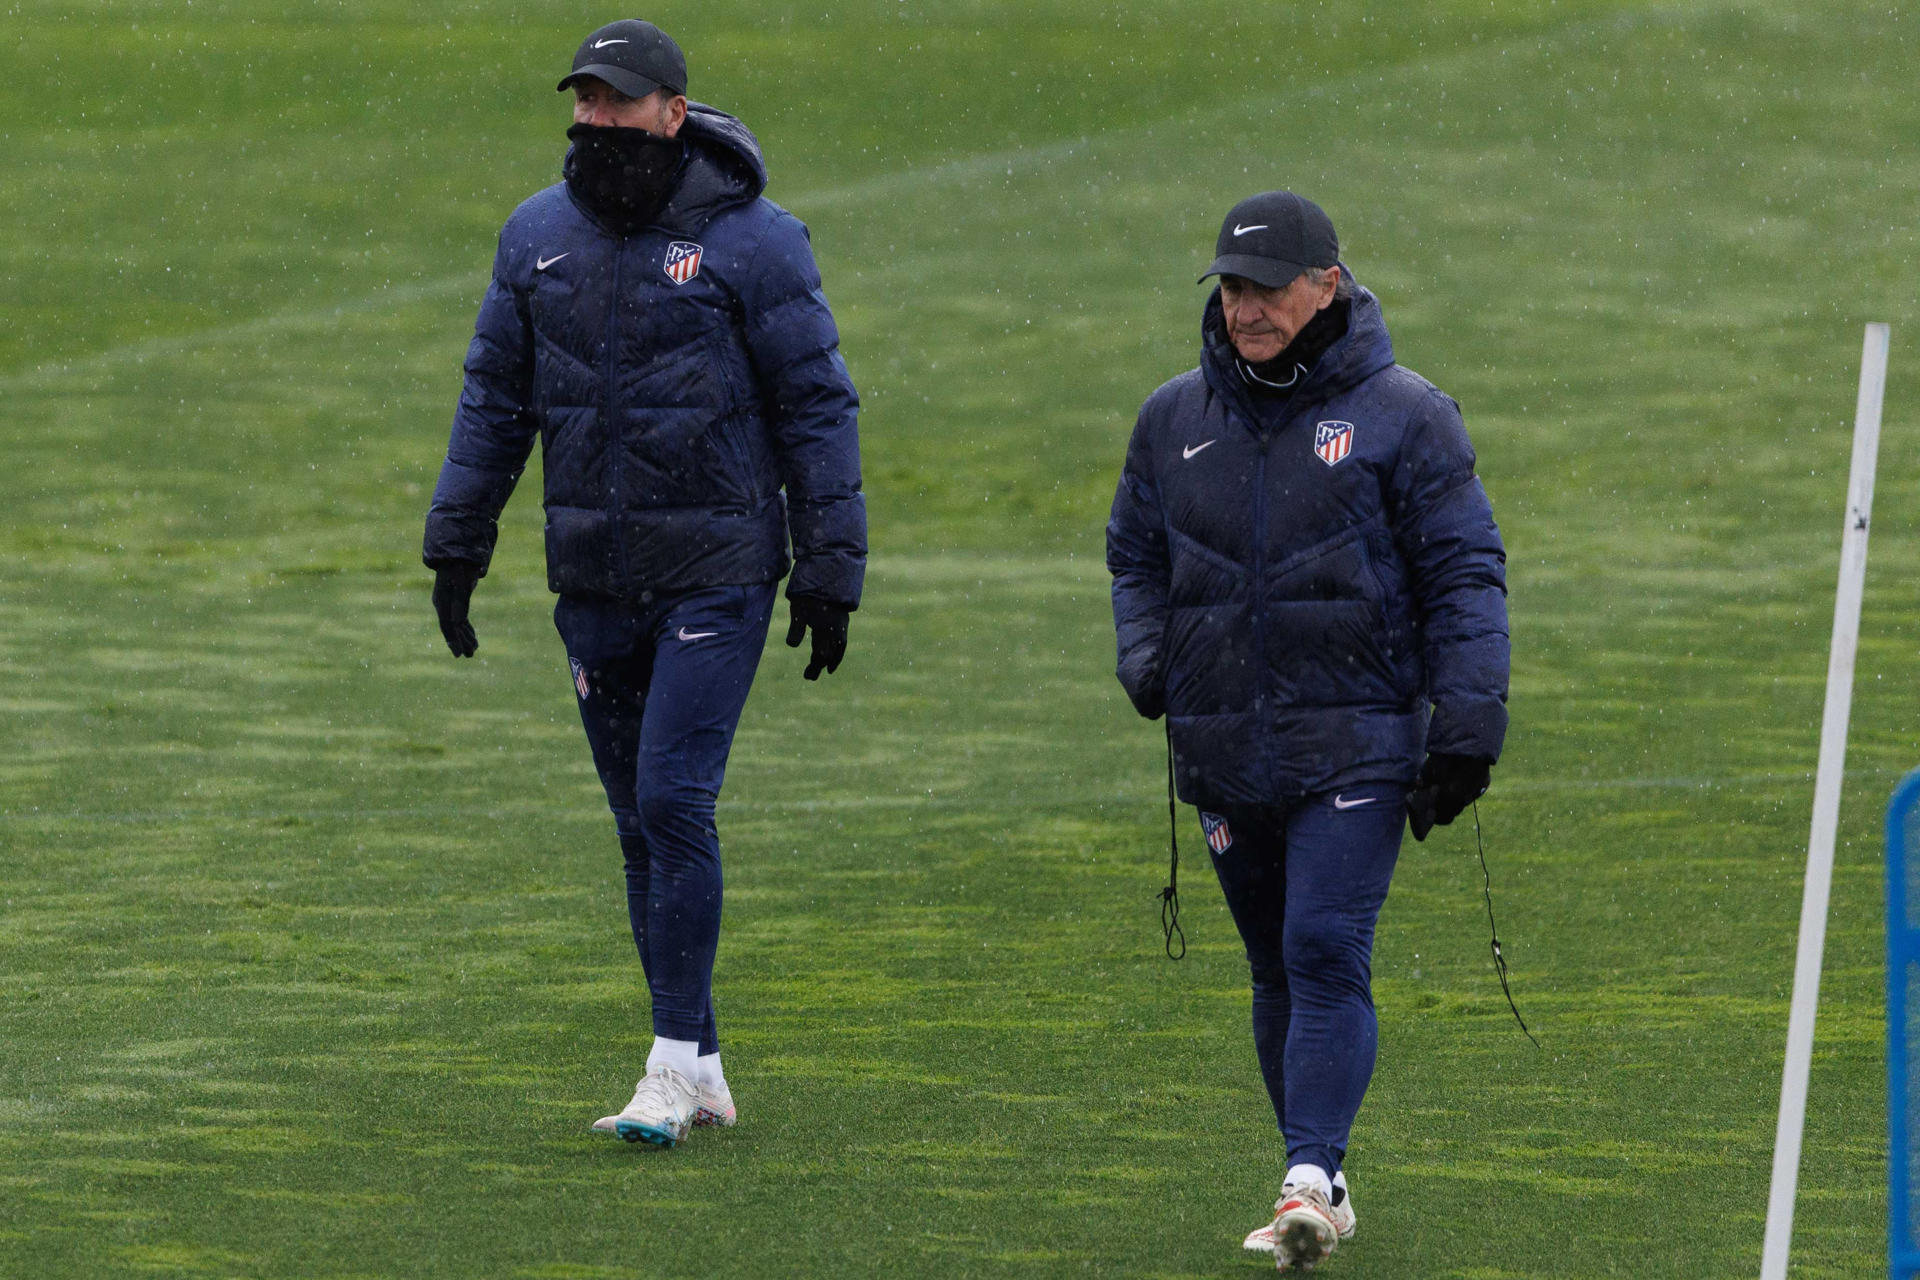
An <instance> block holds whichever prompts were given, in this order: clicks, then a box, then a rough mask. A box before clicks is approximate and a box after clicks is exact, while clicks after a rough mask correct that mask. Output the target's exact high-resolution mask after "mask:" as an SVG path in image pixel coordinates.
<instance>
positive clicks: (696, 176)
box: [562, 102, 767, 236]
mask: <svg viewBox="0 0 1920 1280" xmlns="http://www.w3.org/2000/svg"><path fill="white" fill-rule="evenodd" d="M677 136H678V137H679V138H680V139H681V140H682V141H683V142H685V143H686V144H687V159H686V163H685V165H684V166H682V168H681V170H680V184H679V185H678V186H677V187H675V188H674V191H673V195H672V196H670V197H668V199H667V204H666V207H665V208H664V209H662V210H661V211H660V215H659V216H658V217H657V218H655V219H654V225H655V226H657V227H660V228H661V229H662V230H664V231H668V232H671V233H673V234H674V235H685V236H691V235H694V234H697V233H698V232H699V230H700V229H701V228H702V227H704V226H706V225H707V223H708V222H709V221H711V220H712V218H713V216H714V215H715V214H716V213H719V212H720V211H721V210H723V209H730V208H732V207H733V206H735V205H740V204H746V203H748V202H749V201H752V200H757V199H758V198H759V197H760V193H761V192H762V191H765V190H766V189H767V165H766V161H765V160H764V159H763V158H762V157H761V155H760V140H759V139H758V138H756V137H754V136H753V130H751V129H749V128H747V126H746V125H744V124H742V123H741V122H740V121H739V120H738V119H737V118H735V117H733V116H730V115H728V114H727V113H726V112H724V111H721V110H719V109H718V108H716V107H710V106H708V105H707V104H706V103H704V102H688V103H687V118H686V120H685V121H683V122H682V123H681V125H680V132H679V134H678V135H677ZM572 156H573V149H572V148H571V147H569V148H568V149H567V157H568V159H571V158H572ZM564 168H565V165H564V163H563V165H562V169H563V170H564ZM567 196H568V198H569V199H573V198H574V197H573V192H572V190H571V189H569V190H568V192H567ZM574 203H575V205H577V206H579V207H580V208H581V211H582V212H583V213H586V214H587V216H588V217H592V216H593V215H592V213H591V211H589V210H587V209H586V208H585V206H583V205H580V203H579V201H578V200H577V199H575V200H574ZM595 220H596V221H598V219H595Z"/></svg>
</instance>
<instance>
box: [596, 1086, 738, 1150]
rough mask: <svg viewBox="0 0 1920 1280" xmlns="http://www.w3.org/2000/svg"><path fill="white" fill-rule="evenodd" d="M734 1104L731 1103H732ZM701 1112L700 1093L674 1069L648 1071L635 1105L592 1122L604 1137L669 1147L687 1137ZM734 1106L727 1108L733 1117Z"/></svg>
mask: <svg viewBox="0 0 1920 1280" xmlns="http://www.w3.org/2000/svg"><path fill="white" fill-rule="evenodd" d="M729 1103H731V1099H729ZM699 1109H700V1090H699V1088H698V1087H697V1086H696V1085H695V1084H694V1083H693V1081H691V1080H689V1079H687V1078H686V1077H685V1076H684V1075H681V1074H680V1073H679V1072H678V1071H675V1070H674V1069H673V1068H672V1067H660V1068H658V1069H657V1070H654V1071H649V1072H648V1073H647V1074H646V1077H645V1078H644V1079H642V1080H641V1081H640V1084H639V1086H638V1087H636V1088H635V1089H634V1091H633V1101H631V1102H629V1103H628V1104H627V1105H626V1108H625V1109H624V1110H623V1111H621V1112H620V1113H619V1114H617V1115H611V1116H602V1117H600V1119H598V1120H596V1121H594V1122H593V1127H594V1129H596V1130H597V1131H599V1132H601V1133H608V1132H611V1133H614V1134H616V1135H618V1136H619V1137H622V1138H625V1139H626V1140H627V1141H628V1142H651V1143H653V1144H654V1145H655V1146H660V1147H670V1146H672V1145H673V1144H674V1143H676V1142H678V1141H680V1140H681V1139H682V1138H684V1137H686V1136H687V1130H688V1129H691V1128H692V1127H693V1123H694V1116H695V1114H696V1113H697V1112H698V1111H699ZM732 1110H733V1109H732V1106H731V1105H729V1106H728V1107H727V1114H728V1115H729V1116H731V1114H732Z"/></svg>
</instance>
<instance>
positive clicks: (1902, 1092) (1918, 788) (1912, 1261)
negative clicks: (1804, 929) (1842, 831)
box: [1887, 769, 1920, 1280]
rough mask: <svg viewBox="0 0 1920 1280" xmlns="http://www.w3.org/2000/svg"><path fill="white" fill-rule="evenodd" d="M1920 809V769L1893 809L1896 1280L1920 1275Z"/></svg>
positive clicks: (1891, 1067)
mask: <svg viewBox="0 0 1920 1280" xmlns="http://www.w3.org/2000/svg"><path fill="white" fill-rule="evenodd" d="M1916 805H1920V769H1916V770H1915V771H1914V772H1912V773H1910V774H1908V775H1907V776H1906V778H1905V779H1903V780H1902V781H1901V783H1900V785H1899V786H1898V787H1897V788H1895V789H1894V793H1893V799H1892V800H1891V801H1889V802H1888V804H1887V1266H1888V1274H1889V1275H1890V1276H1891V1277H1892V1280H1909V1278H1910V1277H1912V1276H1914V1275H1916V1274H1920V1247H1917V1246H1916V1244H1915V1241H1914V1238H1913V1199H1912V1197H1913V1186H1912V1171H1913V1146H1912V1142H1913V1135H1912V1133H1911V1132H1910V1131H1909V1128H1908V1123H1907V1121H1908V1116H1909V1111H1908V1105H1909V1104H1908V1098H1907V1084H1908V1079H1909V1076H1908V1071H1909V1069H1910V1067H1909V1063H1910V1057H1909V1053H1908V1050H1909V1045H1908V1044H1907V1036H1908V1034H1909V1033H1910V1032H1911V1031H1912V1027H1911V1026H1909V1025H1908V1024H1909V1022H1910V1020H1911V1018H1910V1013H1909V1006H1908V988H1909V985H1910V983H1909V979H1910V976H1911V973H1910V971H1911V967H1912V966H1914V965H1916V964H1920V929H1916V928H1915V927H1914V924H1913V920H1912V918H1911V916H1910V915H1909V914H1908V910H1907V883H1908V867H1907V858H1908V855H1909V852H1910V851H1909V850H1908V848H1907V824H1908V819H1909V817H1910V816H1911V815H1912V813H1913V811H1914V808H1915V806H1916Z"/></svg>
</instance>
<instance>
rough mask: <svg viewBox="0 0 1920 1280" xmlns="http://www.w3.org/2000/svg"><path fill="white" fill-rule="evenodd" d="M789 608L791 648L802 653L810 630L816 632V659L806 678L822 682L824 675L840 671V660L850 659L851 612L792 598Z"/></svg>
mask: <svg viewBox="0 0 1920 1280" xmlns="http://www.w3.org/2000/svg"><path fill="white" fill-rule="evenodd" d="M787 605H788V607H789V608H790V609H791V610H792V613H791V615H790V616H791V617H792V622H791V624H790V625H789V626H788V627H787V648H789V649H798V648H799V647H800V638H801V637H802V636H804V635H805V634H806V633H807V631H808V630H809V629H811V630H812V632H813V656H812V658H811V659H810V660H809V661H808V663H807V669H806V671H805V672H803V673H802V674H803V675H805V676H806V678H807V679H809V680H818V679H819V678H820V673H821V672H822V671H826V672H828V673H832V672H834V671H837V670H839V669H840V659H842V658H844V657H846V656H847V616H848V614H849V613H850V612H851V611H850V610H847V609H843V608H841V607H840V606H839V605H837V604H833V603H832V602H830V601H827V600H821V599H819V598H817V597H815V596H789V597H787Z"/></svg>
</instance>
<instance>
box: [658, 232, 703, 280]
mask: <svg viewBox="0 0 1920 1280" xmlns="http://www.w3.org/2000/svg"><path fill="white" fill-rule="evenodd" d="M703 252H705V250H703V249H701V247H700V246H699V245H697V244H694V243H693V242H692V241H691V240H675V241H674V242H673V243H672V244H670V245H668V246H667V260H666V261H665V262H663V263H661V264H660V265H661V266H663V267H665V268H666V271H667V279H669V280H671V281H673V282H674V283H675V284H685V283H686V282H687V281H689V280H691V279H693V278H694V277H695V276H697V275H699V274H700V255H701V254H702V253H703Z"/></svg>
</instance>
